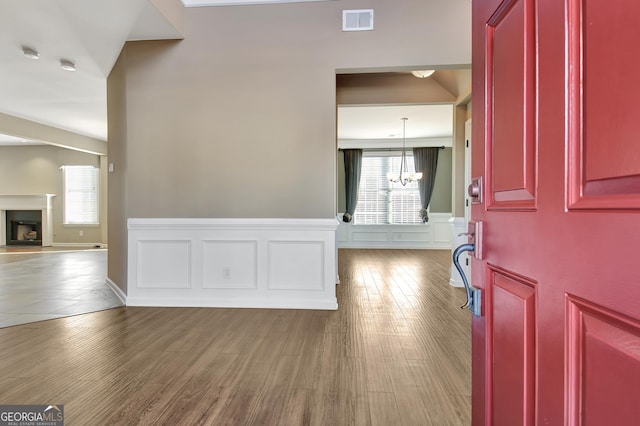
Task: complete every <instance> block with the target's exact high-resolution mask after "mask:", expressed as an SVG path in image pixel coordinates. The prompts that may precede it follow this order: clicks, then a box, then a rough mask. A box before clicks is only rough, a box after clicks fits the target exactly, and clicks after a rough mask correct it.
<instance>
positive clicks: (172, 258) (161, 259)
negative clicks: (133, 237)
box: [136, 239, 191, 289]
mask: <svg viewBox="0 0 640 426" xmlns="http://www.w3.org/2000/svg"><path fill="white" fill-rule="evenodd" d="M136 247H137V258H138V266H139V267H138V276H137V285H138V287H141V288H175V289H183V288H190V287H191V268H190V265H191V241H189V240H177V239H176V240H168V241H164V240H138V241H137V244H136Z"/></svg>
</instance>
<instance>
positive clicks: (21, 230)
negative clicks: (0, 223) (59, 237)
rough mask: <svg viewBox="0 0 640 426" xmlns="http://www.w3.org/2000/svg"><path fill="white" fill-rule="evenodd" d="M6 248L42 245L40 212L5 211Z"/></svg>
mask: <svg viewBox="0 0 640 426" xmlns="http://www.w3.org/2000/svg"><path fill="white" fill-rule="evenodd" d="M6 244H7V245H8V246H11V245H14V246H20V245H24V246H41V245H42V211H41V210H7V242H6Z"/></svg>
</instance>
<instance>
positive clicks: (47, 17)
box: [0, 0, 180, 140]
mask: <svg viewBox="0 0 640 426" xmlns="http://www.w3.org/2000/svg"><path fill="white" fill-rule="evenodd" d="M179 37H180V34H179V33H178V32H177V31H176V30H175V28H173V26H172V25H171V24H170V23H169V22H168V21H167V20H166V19H164V18H163V17H162V15H161V14H160V12H159V11H158V10H157V9H156V8H155V7H154V6H153V5H152V3H151V2H150V1H149V0H108V1H98V0H47V1H42V0H2V2H0V112H2V113H5V114H9V115H12V116H17V117H20V118H24V119H28V120H31V121H35V122H38V123H42V124H46V125H50V126H53V127H57V128H61V129H65V130H69V131H72V132H75V133H79V134H82V135H85V136H90V137H94V138H97V139H101V140H106V138H107V120H106V117H107V105H106V78H107V76H108V75H109V72H110V71H111V68H112V66H113V64H114V63H115V61H116V59H117V58H118V55H119V54H120V51H121V50H122V47H123V45H124V43H125V42H126V41H127V40H138V39H163V38H179ZM23 47H29V48H32V49H35V50H36V51H38V52H39V54H40V59H37V60H33V59H29V58H27V57H25V56H24V55H23ZM60 59H68V60H70V61H72V62H74V63H75V64H76V67H77V70H76V71H74V72H69V71H64V70H62V69H61V68H60ZM3 139H6V138H3Z"/></svg>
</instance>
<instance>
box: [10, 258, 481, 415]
mask: <svg viewBox="0 0 640 426" xmlns="http://www.w3.org/2000/svg"><path fill="white" fill-rule="evenodd" d="M449 265H450V252H449V251H434V250H342V249H341V250H340V252H339V273H340V278H341V284H340V285H339V286H338V287H337V294H338V303H339V310H338V311H304V310H265V309H210V308H209V309H199V308H132V307H126V308H117V309H111V310H106V311H101V312H95V313H91V314H84V315H78V316H73V317H67V318H60V319H54V320H50V321H44V322H38V323H33V324H25V325H20V326H15V327H9V328H4V329H0V342H2V345H1V346H0V403H2V404H50V403H57V404H64V406H65V420H66V424H67V425H90V424H91V425H93V424H101V425H102V424H104V425H136V424H140V425H163V424H166V425H176V424H184V425H323V426H324V425H396V424H402V425H468V424H470V394H471V389H470V365H471V362H470V352H471V349H470V342H471V338H470V326H469V324H470V323H469V312H468V311H466V310H461V309H460V308H459V306H460V305H461V304H462V303H463V301H464V292H463V291H462V290H461V289H456V288H452V287H450V286H449Z"/></svg>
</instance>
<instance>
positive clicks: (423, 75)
mask: <svg viewBox="0 0 640 426" xmlns="http://www.w3.org/2000/svg"><path fill="white" fill-rule="evenodd" d="M434 72H436V70H420V71H411V74H413V75H414V76H416V77H418V78H427V77H431V75H432V74H433V73H434Z"/></svg>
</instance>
